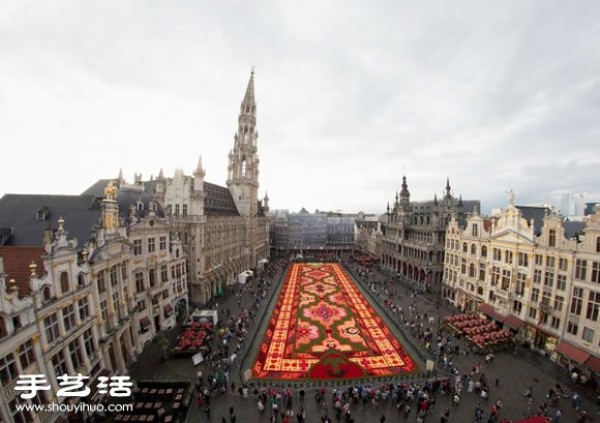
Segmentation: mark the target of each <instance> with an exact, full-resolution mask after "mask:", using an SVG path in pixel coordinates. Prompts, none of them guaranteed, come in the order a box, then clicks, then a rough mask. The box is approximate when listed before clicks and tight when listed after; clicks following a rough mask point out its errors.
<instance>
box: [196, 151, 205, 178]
mask: <svg viewBox="0 0 600 423" xmlns="http://www.w3.org/2000/svg"><path fill="white" fill-rule="evenodd" d="M204 175H206V172H205V171H204V168H203V167H202V156H200V157H199V158H198V165H197V166H196V170H194V176H201V177H204Z"/></svg>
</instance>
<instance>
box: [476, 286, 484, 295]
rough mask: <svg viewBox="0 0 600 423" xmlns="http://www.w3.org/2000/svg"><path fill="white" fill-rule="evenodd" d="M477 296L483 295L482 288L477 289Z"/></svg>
mask: <svg viewBox="0 0 600 423" xmlns="http://www.w3.org/2000/svg"><path fill="white" fill-rule="evenodd" d="M477 294H478V295H483V288H482V287H481V286H478V287H477Z"/></svg>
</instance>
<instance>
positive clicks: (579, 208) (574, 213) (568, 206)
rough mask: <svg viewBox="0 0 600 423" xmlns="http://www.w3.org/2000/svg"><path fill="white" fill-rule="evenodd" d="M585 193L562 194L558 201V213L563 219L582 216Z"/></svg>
mask: <svg viewBox="0 0 600 423" xmlns="http://www.w3.org/2000/svg"><path fill="white" fill-rule="evenodd" d="M584 200H585V193H584V192H582V193H578V194H572V193H568V194H564V195H563V196H562V197H561V200H560V211H561V213H562V215H563V216H564V217H570V218H572V217H581V216H583V208H584Z"/></svg>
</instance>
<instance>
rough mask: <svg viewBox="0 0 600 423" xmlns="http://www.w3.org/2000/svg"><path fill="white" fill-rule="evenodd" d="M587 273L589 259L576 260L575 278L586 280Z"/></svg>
mask: <svg viewBox="0 0 600 423" xmlns="http://www.w3.org/2000/svg"><path fill="white" fill-rule="evenodd" d="M586 273H587V260H579V259H577V260H575V279H579V280H582V281H584V280H585V275H586Z"/></svg>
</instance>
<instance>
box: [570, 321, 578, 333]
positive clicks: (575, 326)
mask: <svg viewBox="0 0 600 423" xmlns="http://www.w3.org/2000/svg"><path fill="white" fill-rule="evenodd" d="M567 332H568V333H570V334H571V335H577V332H579V325H578V324H577V323H576V322H568V323H567Z"/></svg>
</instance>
